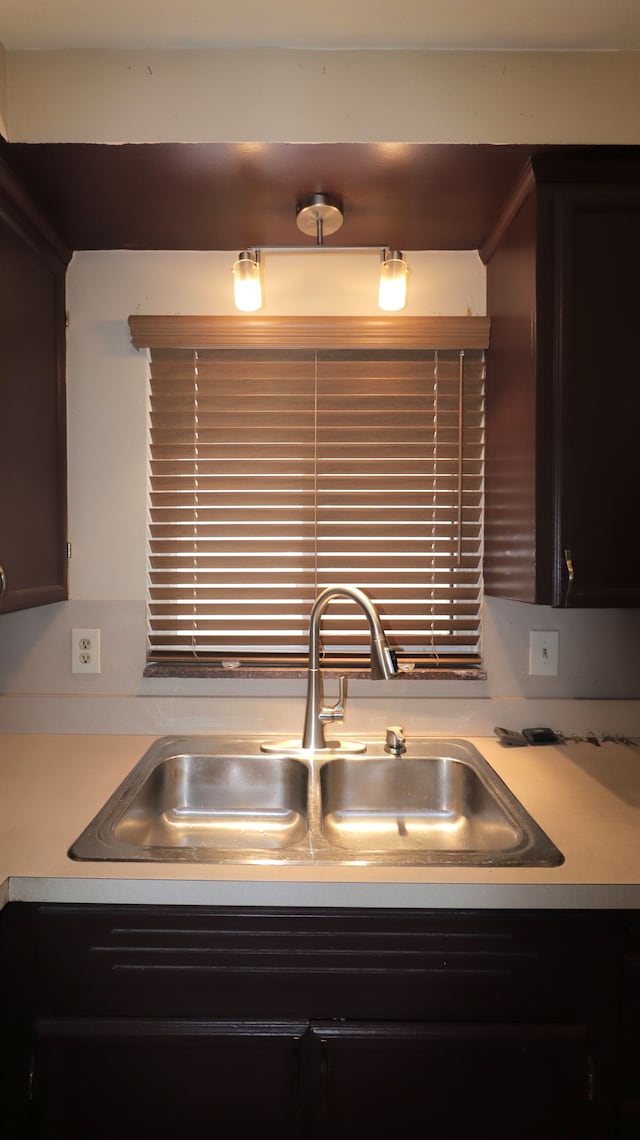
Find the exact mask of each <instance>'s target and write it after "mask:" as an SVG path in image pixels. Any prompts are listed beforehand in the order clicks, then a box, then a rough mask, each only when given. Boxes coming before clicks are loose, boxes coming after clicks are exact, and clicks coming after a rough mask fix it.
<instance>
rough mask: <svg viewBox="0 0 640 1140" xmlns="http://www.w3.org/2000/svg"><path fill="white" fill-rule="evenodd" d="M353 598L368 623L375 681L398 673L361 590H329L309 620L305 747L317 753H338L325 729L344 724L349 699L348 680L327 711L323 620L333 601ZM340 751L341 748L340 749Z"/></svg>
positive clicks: (342, 682) (373, 611)
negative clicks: (331, 724)
mask: <svg viewBox="0 0 640 1140" xmlns="http://www.w3.org/2000/svg"><path fill="white" fill-rule="evenodd" d="M340 597H343V598H351V600H352V601H353V602H356V604H357V605H358V606H359V607H360V609H361V610H362V611H363V613H364V615H365V617H366V619H367V621H368V623H369V633H370V643H371V677H372V679H373V680H374V681H383V680H389V679H390V678H391V677H394V676H395V674H396V673H397V672H398V663H397V661H396V655H395V653H394V652H393V650H392V649H391V647H390V645H389V642H388V641H387V637H386V634H385V632H384V629H383V628H382V623H381V621H380V618H379V616H378V612H377V610H376V608H375V606H374V605H373V603H372V602H371V601H370V599H369V598H368V597H367V595H366V594H365V593H363V592H362V590H359V589H358V587H357V586H327V588H326V589H325V590H323V591H322V592H321V593H320V594H318V597H317V598H316V600H315V602H314V604H313V608H312V610H311V616H310V619H309V671H308V677H307V704H306V709H305V715H304V733H303V736H302V747H303V748H304V749H309V750H310V751H313V752H321V751H325V752H327V751H334V750H335V747H336V743H335V742H333V743H332V744H327V741H326V740H325V735H324V726H325V724H327V723H328V722H330V721H334V720H342V719H343V717H344V701H345V695H346V677H341V678H340V695H339V697H338V703H337V704H336V705H333V706H331V707H330V708H326V707H325V706H324V704H323V693H322V673H321V671H320V619H321V618H322V615H323V613H324V611H325V610H326V608H327V606H328V605H329V602H330V601H331V600H332V599H333V598H340ZM337 747H339V745H337Z"/></svg>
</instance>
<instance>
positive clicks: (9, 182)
mask: <svg viewBox="0 0 640 1140" xmlns="http://www.w3.org/2000/svg"><path fill="white" fill-rule="evenodd" d="M0 217H2V218H3V219H4V221H5V222H6V223H7V224H8V225H9V226H11V229H12V230H13V231H14V232H15V233H17V234H18V235H19V236H20V237H21V238H22V240H23V241H25V242H26V243H27V245H29V246H31V248H32V249H33V250H35V252H36V253H37V254H39V256H40V257H41V258H42V260H43V261H44V262H46V263H47V264H48V265H49V267H50V268H52V269H54V270H57V269H62V270H63V271H64V270H65V269H66V267H67V265H68V264H69V262H70V260H71V254H72V251H71V249H70V248H69V247H68V246H67V245H66V243H65V242H64V241H63V240H62V239H61V237H60V236H59V234H57V233H56V231H55V230H54V229H53V227H52V226H51V224H50V223H49V222H48V221H47V219H46V218H45V216H44V214H42V213H41V212H40V210H39V209H38V207H37V206H36V204H35V202H34V201H33V199H32V198H31V197H30V196H29V195H28V194H27V192H26V190H25V189H24V187H23V186H22V185H21V184H20V182H19V181H18V179H17V178H16V176H15V174H14V173H13V171H12V170H10V168H9V167H8V166H7V165H6V163H5V162H4V161H3V159H2V149H1V148H0Z"/></svg>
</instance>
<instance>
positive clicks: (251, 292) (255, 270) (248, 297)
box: [233, 249, 262, 313]
mask: <svg viewBox="0 0 640 1140" xmlns="http://www.w3.org/2000/svg"><path fill="white" fill-rule="evenodd" d="M233 296H234V301H235V306H236V309H240V310H241V312H243V313H255V312H256V311H257V310H258V309H260V308H261V307H262V285H261V283H260V252H259V250H257V249H243V250H242V253H239V254H238V260H237V261H236V263H235V265H234V267H233Z"/></svg>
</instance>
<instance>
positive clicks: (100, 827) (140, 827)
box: [71, 738, 309, 862]
mask: <svg viewBox="0 0 640 1140" xmlns="http://www.w3.org/2000/svg"><path fill="white" fill-rule="evenodd" d="M308 775H309V773H308V768H307V766H306V765H305V764H303V763H301V762H300V761H299V760H296V759H295V758H294V757H291V756H269V757H267V756H262V755H257V756H252V755H226V754H216V753H215V752H213V751H210V750H208V748H207V745H206V743H204V742H202V741H201V742H198V741H197V738H191V739H189V738H185V739H184V740H179V739H178V740H176V739H170V740H168V741H166V742H161V747H153V748H152V749H151V750H150V752H148V753H147V754H146V755H145V756H144V757H143V759H142V761H141V762H140V763H139V764H138V765H136V767H135V768H134V769H133V771H132V772H131V773H130V775H129V777H128V778H127V780H125V781H124V783H123V784H122V785H121V786H120V788H119V789H118V790H117V792H116V793H115V794H114V796H112V797H111V799H110V800H109V802H108V804H106V805H105V807H104V809H103V811H102V812H101V813H100V815H99V816H97V817H96V819H95V820H94V821H93V824H92V825H90V828H88V829H87V832H84V833H83V835H82V836H81V837H80V839H79V840H78V841H77V842H76V843H75V844H74V846H73V848H72V851H71V854H72V855H73V856H74V857H75V858H79V859H81V858H95V857H96V855H95V854H94V855H87V854H86V852H87V851H88V850H94V851H95V850H96V847H97V848H104V849H105V851H106V852H109V851H111V855H109V854H108V853H105V854H104V855H103V857H104V858H109V857H111V858H113V857H114V856H115V857H116V858H120V859H124V858H130V859H139V858H147V859H148V858H153V857H154V856H155V858H157V859H158V860H162V859H174V860H175V859H176V858H177V859H183V860H184V859H190V860H193V859H194V855H193V854H192V853H193V851H196V852H200V853H201V855H204V857H205V858H206V857H207V853H208V858H209V860H210V861H214V862H215V861H216V857H215V855H213V856H212V854H211V852H218V853H219V852H227V851H240V850H242V851H244V850H250V851H254V852H262V851H267V852H268V851H274V850H275V851H277V850H279V849H281V848H284V847H286V848H290V847H292V846H295V844H297V843H298V842H299V841H300V840H301V839H304V838H305V836H306V833H307V802H308V796H307V784H308ZM98 857H99V856H98ZM198 857H199V856H198V855H196V858H198Z"/></svg>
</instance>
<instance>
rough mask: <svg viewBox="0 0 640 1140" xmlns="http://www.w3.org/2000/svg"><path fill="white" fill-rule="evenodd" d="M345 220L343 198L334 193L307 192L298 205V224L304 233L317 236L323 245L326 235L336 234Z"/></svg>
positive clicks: (319, 242) (318, 242) (319, 243)
mask: <svg viewBox="0 0 640 1140" xmlns="http://www.w3.org/2000/svg"><path fill="white" fill-rule="evenodd" d="M343 221H344V210H343V207H342V199H341V198H338V197H336V196H335V195H334V194H307V195H306V196H305V197H304V198H301V199H300V201H299V202H298V204H297V206H296V225H297V227H298V229H299V230H301V231H302V233H303V234H306V235H307V236H308V237H315V239H316V242H317V244H318V245H322V244H323V242H324V239H325V237H328V236H329V235H330V234H335V233H337V231H338V230H339V229H340V227H341V225H342V223H343Z"/></svg>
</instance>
